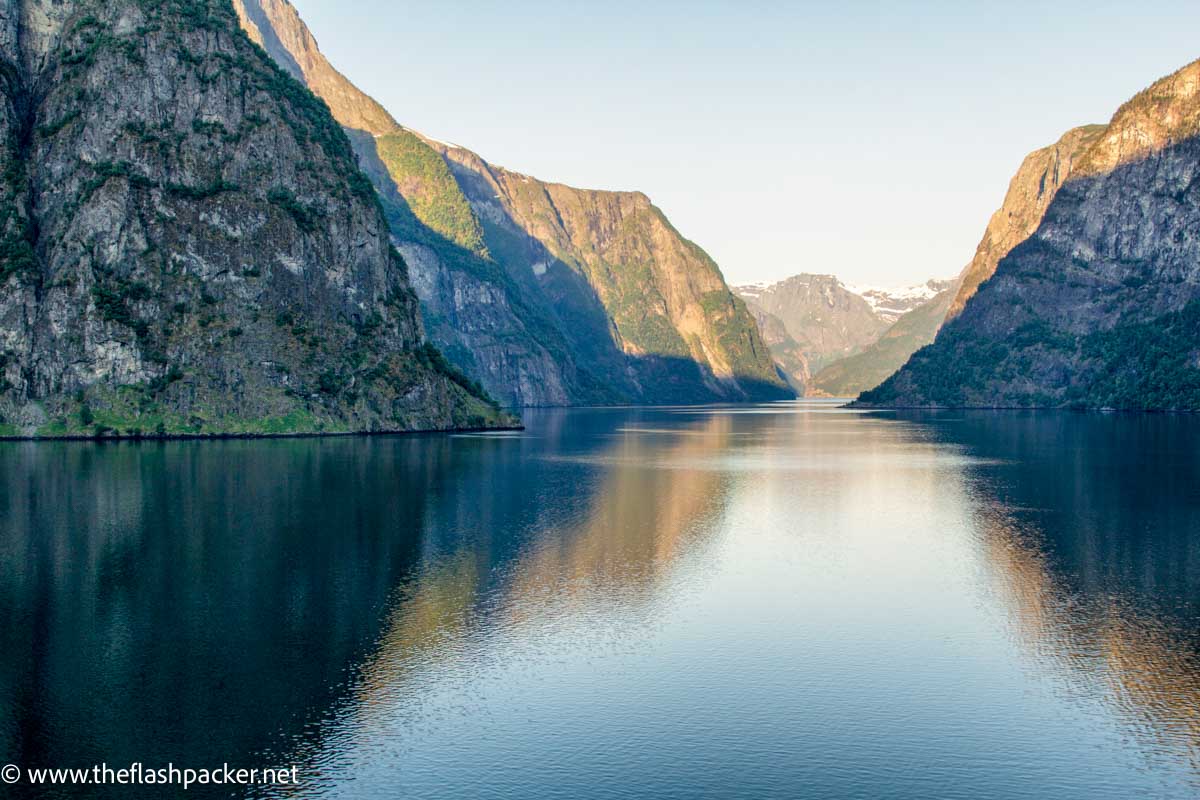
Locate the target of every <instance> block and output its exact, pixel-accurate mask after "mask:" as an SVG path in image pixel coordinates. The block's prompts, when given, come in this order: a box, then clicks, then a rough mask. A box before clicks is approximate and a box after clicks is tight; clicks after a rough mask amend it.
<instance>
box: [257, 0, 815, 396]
mask: <svg viewBox="0 0 1200 800" xmlns="http://www.w3.org/2000/svg"><path fill="white" fill-rule="evenodd" d="M234 3H235V5H237V6H239V7H240V9H241V11H240V14H241V17H242V19H243V24H244V25H246V26H247V27H248V28H250V29H252V30H254V29H257V31H258V38H259V39H260V40H261V41H262V42H264V44H265V46H266V49H267V51H268V52H269V53H271V55H272V56H273V57H275V58H276V59H277V60H279V61H280V62H281V64H282V65H283V66H284V67H285V68H287V66H288V64H289V63H290V64H292V65H293V69H294V70H295V71H296V72H297V73H298V74H299V75H300V76H301V77H305V78H306V79H307V80H308V82H309V86H310V87H311V88H312V89H313V90H314V91H316V92H317V94H319V95H321V96H322V97H323V98H324V99H325V100H326V101H327V103H328V104H329V106H330V108H331V111H332V113H333V114H334V116H335V118H337V119H338V120H339V122H341V124H343V126H345V127H347V128H348V129H349V130H348V133H349V135H350V138H351V141H352V142H353V144H354V146H355V149H356V151H357V152H358V154H359V160H360V163H361V164H362V165H363V168H364V170H365V171H366V172H367V173H368V175H369V176H370V177H371V178H372V181H373V182H374V183H375V185H376V188H377V190H378V192H379V195H380V198H381V201H382V202H383V204H384V206H385V209H386V210H387V213H388V218H389V223H390V225H391V227H392V230H393V236H394V241H395V244H396V246H397V247H398V249H399V250H400V252H401V253H402V254H403V256H404V258H405V260H406V262H407V263H408V264H409V267H410V271H411V273H412V275H413V283H414V286H415V287H416V289H417V292H418V295H419V296H420V298H421V302H422V308H423V310H424V312H425V316H426V321H427V325H428V327H429V330H430V335H431V336H432V337H433V339H434V341H435V342H437V343H438V344H439V346H441V347H442V348H443V349H444V350H445V352H446V353H447V356H448V357H450V358H451V360H452V361H453V362H454V363H455V364H456V365H457V366H459V367H460V368H462V369H464V370H465V371H467V372H468V373H469V374H471V375H472V376H474V377H477V378H478V379H479V380H480V381H481V382H482V383H483V385H484V386H485V387H486V388H487V389H488V390H489V391H491V392H492V393H493V394H495V395H496V396H498V397H501V398H502V399H503V400H504V401H505V402H506V403H507V404H511V405H570V404H579V403H625V402H648V403H661V402H712V401H716V400H752V399H775V398H780V397H785V396H788V395H789V394H791V390H790V389H789V388H788V387H787V384H786V383H785V382H784V381H783V380H782V379H781V378H780V376H779V375H778V373H777V371H776V369H775V366H774V364H773V362H772V361H771V359H770V356H769V352H768V349H767V347H766V345H765V343H763V341H762V338H761V334H760V333H759V331H758V328H757V326H756V325H755V323H754V321H753V319H752V318H751V316H750V314H749V312H748V311H747V310H746V309H745V307H744V306H743V305H741V304H740V301H738V300H737V299H736V298H734V297H733V295H732V293H731V292H730V291H729V289H728V286H727V285H726V284H725V282H724V278H723V277H722V276H721V273H720V270H719V268H718V267H717V266H716V264H715V263H714V262H713V261H712V259H711V258H709V257H708V256H707V254H705V253H703V251H702V250H700V249H699V248H698V247H697V246H695V245H694V244H693V243H691V242H689V241H687V240H686V239H684V238H683V237H682V236H680V235H679V233H678V231H676V230H675V229H674V228H673V227H672V226H671V225H670V223H669V221H668V220H666V217H665V216H664V215H663V214H662V212H661V211H659V210H658V209H657V208H655V207H654V206H653V205H652V204H651V203H650V202H649V199H648V198H646V196H645V195H644V194H641V193H638V192H602V191H599V190H587V189H576V188H573V187H569V186H566V185H565V184H556V183H545V182H542V181H539V180H538V179H536V178H533V177H531V176H526V175H521V174H520V173H516V172H512V171H509V170H506V169H504V168H502V167H497V166H495V165H492V164H490V163H489V162H487V161H485V160H484V159H483V158H482V157H480V156H478V155H476V154H475V153H473V152H471V151H469V150H466V149H464V148H461V147H458V146H457V145H450V144H447V143H443V142H440V141H438V140H436V139H433V138H431V137H427V136H424V135H422V134H419V133H417V132H415V131H412V130H410V129H408V128H405V127H404V126H401V125H400V124H399V123H397V122H396V121H395V120H394V119H393V118H392V117H391V116H390V115H389V114H388V113H387V112H386V110H383V109H382V107H381V106H379V104H378V103H376V102H375V101H374V100H372V99H371V98H369V97H368V96H367V95H366V94H364V93H362V92H361V91H360V90H358V89H357V88H356V87H354V86H353V84H352V83H350V82H349V80H348V79H346V78H345V76H343V75H341V73H338V72H337V71H336V69H334V68H333V67H332V65H330V64H329V63H328V61H327V60H326V59H325V58H324V56H322V55H320V51H319V48H318V47H317V45H316V40H315V38H314V37H313V36H312V34H311V33H310V32H308V30H307V28H306V27H305V26H304V23H303V21H302V19H301V18H300V16H299V14H298V13H297V12H296V11H295V9H294V8H293V7H292V6H291V5H290V3H287V2H286V0H234ZM356 126H359V127H357V128H356ZM438 162H441V164H439V163H438ZM445 169H448V170H449V171H450V175H451V177H452V178H453V182H450V181H447V180H446V175H445V171H444V170H445ZM472 218H473V219H472ZM600 234H603V235H602V236H601V235H600ZM464 236H466V237H467V238H463V237H464Z"/></svg>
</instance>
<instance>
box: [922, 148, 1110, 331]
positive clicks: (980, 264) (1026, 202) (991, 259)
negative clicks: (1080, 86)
mask: <svg viewBox="0 0 1200 800" xmlns="http://www.w3.org/2000/svg"><path fill="white" fill-rule="evenodd" d="M1103 132H1104V126H1103V125H1085V126H1083V127H1080V128H1073V129H1072V130H1069V131H1067V132H1066V133H1065V134H1064V135H1063V137H1062V138H1061V139H1059V140H1058V141H1057V142H1055V143H1054V144H1052V145H1050V146H1049V147H1043V148H1042V149H1041V150H1035V151H1034V152H1032V153H1030V154H1029V155H1028V156H1026V157H1025V160H1024V161H1023V162H1022V163H1021V167H1020V169H1018V170H1017V174H1016V175H1015V176H1013V179H1012V181H1011V182H1010V183H1009V185H1008V193H1007V194H1006V195H1005V196H1004V204H1003V205H1001V207H1000V209H999V210H998V211H997V212H996V213H995V214H993V215H992V218H991V220H990V221H989V222H988V226H987V229H986V230H985V231H984V234H983V240H982V241H980V243H979V247H978V248H977V249H976V251H975V257H974V258H973V259H971V263H970V264H968V265H967V267H966V269H964V270H963V272H962V275H961V278H960V280H961V285H960V286H959V290H958V294H957V295H956V296H955V298H954V301H953V302H952V303H951V304H950V310H949V313H948V315H947V316H949V317H956V316H958V315H959V314H960V313H961V312H962V310H963V308H964V307H965V306H966V304H967V301H968V300H970V299H971V298H972V297H973V296H974V295H975V292H976V291H978V290H979V285H980V284H982V283H983V282H984V281H986V280H987V279H988V278H990V277H992V275H993V274H995V272H996V265H998V264H999V263H1000V259H1002V258H1004V257H1005V256H1006V255H1008V254H1009V253H1010V252H1012V249H1013V248H1014V247H1016V246H1017V245H1019V244H1020V243H1021V242H1023V241H1025V240H1026V239H1028V238H1029V237H1030V236H1032V235H1033V233H1034V231H1036V230H1037V229H1038V226H1039V225H1041V223H1042V217H1043V216H1045V214H1046V209H1047V208H1049V207H1050V203H1051V202H1052V201H1053V200H1054V197H1055V195H1057V194H1058V190H1059V189H1060V188H1062V185H1063V184H1064V183H1066V182H1067V179H1068V178H1070V177H1071V174H1072V172H1073V171H1074V169H1075V166H1076V162H1077V160H1078V159H1079V158H1080V157H1081V156H1082V155H1083V154H1084V153H1085V152H1087V150H1088V148H1090V147H1091V146H1092V145H1093V144H1095V142H1096V141H1097V140H1098V139H1099V138H1100V135H1101V134H1102V133H1103ZM935 333H936V331H935Z"/></svg>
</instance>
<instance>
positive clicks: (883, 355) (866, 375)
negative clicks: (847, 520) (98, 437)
mask: <svg viewBox="0 0 1200 800" xmlns="http://www.w3.org/2000/svg"><path fill="white" fill-rule="evenodd" d="M1103 131H1104V126H1103V125H1088V126H1084V127H1081V128H1075V129H1073V130H1071V131H1068V132H1067V133H1066V134H1065V135H1064V136H1063V137H1062V138H1061V139H1059V140H1058V141H1057V142H1055V143H1054V144H1052V145H1050V146H1049V147H1044V148H1042V149H1040V150H1036V151H1034V152H1033V153H1030V154H1029V155H1028V156H1026V158H1025V160H1024V161H1023V162H1022V163H1021V166H1020V168H1019V169H1018V170H1017V174H1016V175H1015V176H1014V177H1013V179H1012V181H1011V182H1010V183H1009V187H1008V193H1007V194H1006V195H1005V197H1004V203H1003V204H1002V205H1001V206H1000V209H999V210H997V211H996V213H995V214H993V215H992V218H991V220H990V221H989V222H988V226H987V228H986V230H985V231H984V234H983V239H982V240H981V241H980V243H979V247H978V248H976V250H975V256H974V258H972V259H971V262H970V263H969V264H967V266H966V268H965V269H964V270H963V271H962V273H961V274H960V275H959V277H958V279H957V280H955V281H943V282H938V281H931V282H930V283H929V288H931V289H934V290H935V294H934V295H933V296H932V297H929V298H927V299H925V300H924V301H923V302H921V303H919V304H917V305H916V306H913V307H910V308H908V309H907V311H906V313H905V314H903V315H902V316H901V317H899V318H897V320H896V323H895V324H894V325H893V326H892V327H891V328H889V329H888V330H887V332H885V333H884V334H883V335H882V336H880V337H879V339H878V341H876V342H874V343H872V344H870V345H867V346H866V347H864V348H862V350H861V351H860V352H858V353H855V354H853V355H851V356H848V357H847V358H844V359H842V360H840V361H837V362H834V363H832V364H830V365H829V366H827V367H826V368H825V369H823V370H821V372H820V373H818V374H817V375H816V376H814V378H813V380H812V383H811V387H812V391H813V392H815V393H818V394H828V395H832V396H835V397H857V396H858V395H859V394H860V393H861V392H864V391H867V390H868V389H874V388H875V387H877V386H879V385H880V384H881V383H882V382H883V381H884V380H886V379H887V378H888V377H890V376H891V375H893V374H895V372H896V371H897V370H899V369H900V368H901V367H902V366H904V364H905V363H907V362H908V360H909V358H911V357H912V355H913V353H915V352H917V351H918V350H920V349H921V348H922V347H925V346H926V345H928V344H930V343H932V342H933V340H934V338H935V337H936V336H937V334H938V331H939V330H941V328H942V325H943V323H944V322H945V321H946V320H947V319H948V318H953V317H955V316H957V315H958V314H959V313H961V312H962V309H963V307H964V306H965V305H966V304H967V301H968V300H970V299H971V297H973V296H974V295H975V292H976V291H978V290H979V286H980V285H981V284H982V283H984V282H985V281H987V280H988V279H989V278H991V277H992V275H993V274H994V273H995V271H996V265H997V264H999V263H1000V260H1001V259H1002V258H1004V257H1005V256H1006V255H1008V254H1009V253H1010V252H1011V251H1012V249H1013V248H1014V247H1016V246H1017V245H1018V244H1020V243H1021V242H1023V241H1025V240H1026V239H1028V238H1029V237H1030V236H1032V235H1033V233H1034V231H1036V230H1037V228H1038V226H1039V225H1040V224H1041V222H1042V218H1043V217H1044V216H1045V213H1046V209H1047V208H1049V206H1050V203H1051V201H1053V200H1054V197H1055V195H1056V194H1057V193H1058V190H1059V189H1060V188H1061V187H1062V185H1063V184H1064V183H1065V182H1066V181H1067V179H1068V178H1069V177H1070V176H1071V174H1072V171H1073V170H1074V169H1075V167H1076V162H1077V161H1078V159H1079V158H1080V157H1081V156H1082V155H1083V153H1085V152H1086V151H1087V150H1088V148H1089V147H1090V146H1091V145H1092V144H1094V143H1095V142H1096V141H1097V140H1098V139H1099V137H1100V134H1101V133H1102V132H1103Z"/></svg>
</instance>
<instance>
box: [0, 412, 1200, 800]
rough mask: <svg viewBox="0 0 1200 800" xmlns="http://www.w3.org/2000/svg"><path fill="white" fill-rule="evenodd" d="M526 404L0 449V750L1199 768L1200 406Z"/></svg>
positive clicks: (499, 776) (657, 789)
mask: <svg viewBox="0 0 1200 800" xmlns="http://www.w3.org/2000/svg"><path fill="white" fill-rule="evenodd" d="M528 422H529V430H528V432H527V433H525V434H521V435H493V436H482V435H476V436H455V437H429V438H376V439H330V440H296V441H249V442H248V441H237V442H208V443H143V444H120V445H92V444H5V445H0V483H2V486H3V492H2V494H0V763H3V764H17V765H21V766H22V767H90V766H91V765H93V764H99V763H107V764H109V765H124V764H129V763H133V762H141V763H143V764H146V765H147V766H160V765H166V764H167V763H168V762H170V763H174V764H176V765H181V766H192V767H207V766H209V765H213V766H219V765H221V764H223V763H230V764H231V765H234V766H237V767H246V768H252V767H256V768H262V767H272V766H276V765H292V764H295V765H297V767H298V774H299V776H300V779H301V786H300V787H299V789H298V790H297V789H296V788H294V787H293V788H289V789H286V790H285V789H277V788H274V789H273V788H269V787H263V786H259V787H251V788H246V789H240V790H233V791H231V790H223V791H215V790H212V789H211V788H208V789H206V788H203V787H201V788H193V789H192V790H191V791H190V792H189V793H188V795H187V796H192V797H207V796H214V795H215V796H228V795H232V796H251V797H276V796H278V797H347V798H358V797H368V798H371V797H381V798H382V797H387V798H392V797H413V798H520V799H521V800H524V799H525V798H539V799H542V798H547V799H550V800H553V799H554V798H563V800H567V799H568V798H570V799H571V800H575V799H576V798H646V797H649V798H680V799H681V800H682V799H683V798H688V799H690V798H703V797H711V798H797V797H801V798H802V797H814V798H829V797H834V798H843V797H844V798H864V799H866V798H870V799H871V800H875V799H876V798H913V800H917V799H918V798H919V799H920V800H926V799H927V798H934V797H936V798H1030V800H1032V799H1033V798H1038V799H1039V800H1040V799H1041V798H1056V799H1059V800H1070V799H1073V798H1079V800H1097V799H1102V798H1114V800H1116V799H1119V800H1127V799H1128V798H1137V797H1146V798H1191V797H1195V796H1197V795H1198V793H1200V418H1195V417H1183V416H1125V415H1108V416H1104V415H1071V414H1045V413H1043V414H1032V413H1031V414H1015V413H978V414H962V413H957V414H941V415H917V416H907V417H900V416H897V415H887V414H875V415H871V414H862V413H857V412H849V411H844V410H839V409H835V408H832V407H829V406H821V405H783V406H769V407H761V408H739V409H660V410H619V411H617V410H605V411H569V412H534V413H531V414H530V416H529V419H528ZM10 790H11V793H12V796H14V797H22V796H26V795H32V796H39V795H44V796H81V795H82V796H90V795H94V796H104V797H139V796H147V797H157V796H164V797H167V796H169V797H173V796H178V795H179V794H180V792H179V790H178V788H175V789H172V790H166V791H164V790H161V789H160V790H158V791H155V790H152V789H147V788H142V789H131V788H129V787H107V788H104V789H96V788H92V789H89V790H85V789H84V788H81V787H75V788H73V789H70V790H63V789H59V790H51V789H48V788H46V787H42V788H41V789H39V790H38V791H37V792H35V791H34V790H33V789H31V788H30V787H29V786H27V785H24V784H21V785H16V786H12V787H9V786H0V795H2V794H3V793H4V792H5V791H10Z"/></svg>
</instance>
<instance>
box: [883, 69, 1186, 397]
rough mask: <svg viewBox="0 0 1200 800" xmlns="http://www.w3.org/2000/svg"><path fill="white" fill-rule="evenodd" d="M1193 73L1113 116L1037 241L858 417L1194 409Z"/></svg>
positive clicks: (1017, 252) (1009, 261) (1004, 265)
mask: <svg viewBox="0 0 1200 800" xmlns="http://www.w3.org/2000/svg"><path fill="white" fill-rule="evenodd" d="M1198 134H1200V62H1197V63H1194V64H1191V65H1189V66H1187V67H1185V68H1184V69H1182V70H1180V71H1179V72H1177V73H1175V74H1174V75H1171V76H1169V77H1167V78H1164V79H1163V80H1161V81H1159V82H1158V83H1156V84H1154V85H1153V86H1151V87H1150V88H1149V89H1147V90H1146V91H1144V92H1142V93H1141V94H1139V95H1138V96H1137V97H1135V98H1133V99H1132V100H1131V101H1130V102H1129V103H1127V104H1125V105H1124V106H1123V107H1122V108H1121V109H1120V110H1119V111H1118V112H1117V114H1116V115H1115V116H1114V117H1113V120H1112V122H1111V123H1110V124H1109V125H1108V126H1107V127H1106V128H1105V129H1104V130H1103V131H1102V132H1100V133H1099V134H1098V135H1096V136H1095V138H1094V141H1093V142H1092V143H1091V144H1090V145H1089V146H1088V147H1087V148H1086V149H1085V150H1084V152H1083V153H1082V154H1080V155H1079V156H1078V157H1077V158H1076V159H1075V165H1074V169H1073V174H1072V177H1071V178H1070V179H1069V180H1068V181H1067V182H1066V183H1065V184H1064V185H1063V186H1062V187H1061V188H1060V189H1059V191H1058V194H1057V196H1056V197H1055V198H1054V200H1053V201H1052V202H1051V203H1050V205H1049V208H1048V209H1047V211H1046V213H1045V216H1044V218H1043V220H1042V223H1041V225H1040V227H1039V228H1038V229H1037V232H1036V233H1035V234H1034V235H1033V236H1032V237H1030V238H1028V239H1027V240H1026V241H1024V242H1023V243H1022V244H1020V245H1018V246H1017V247H1016V248H1014V249H1013V250H1012V252H1011V253H1010V254H1009V255H1008V256H1007V257H1006V258H1004V259H1003V260H1002V261H1001V262H1000V264H999V266H998V267H997V269H996V272H995V275H994V276H993V277H992V278H991V280H989V281H987V282H986V283H984V284H983V285H982V286H981V287H980V288H979V291H978V293H977V294H976V295H975V296H974V297H973V298H972V299H971V300H970V301H969V302H968V303H967V304H966V306H965V308H964V309H963V311H962V313H961V314H959V315H958V316H957V317H956V318H955V319H953V320H952V321H951V322H949V323H948V324H947V325H946V326H945V327H944V328H943V329H942V332H941V333H940V334H939V336H938V339H937V341H936V342H935V343H934V344H933V345H932V346H930V347H928V348H926V349H925V350H923V351H921V352H919V353H917V354H916V355H915V356H914V357H913V358H912V360H911V361H910V362H909V363H908V365H907V366H906V367H905V368H904V369H903V370H901V371H900V372H899V373H898V374H897V375H895V376H894V377H893V378H892V379H890V380H889V381H887V382H886V383H885V384H884V385H883V386H881V387H879V389H877V390H876V391H874V392H870V393H867V394H866V395H864V397H863V400H864V401H865V402H867V403H871V404H886V405H906V406H912V405H922V406H924V405H943V406H1071V407H1115V408H1164V409H1183V408H1186V409H1196V408H1200V335H1198V334H1197V331H1200V325H1198V324H1197V323H1200V238H1198V237H1197V236H1196V235H1195V232H1196V231H1197V230H1198V229H1200V211H1198V209H1200V138H1198Z"/></svg>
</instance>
